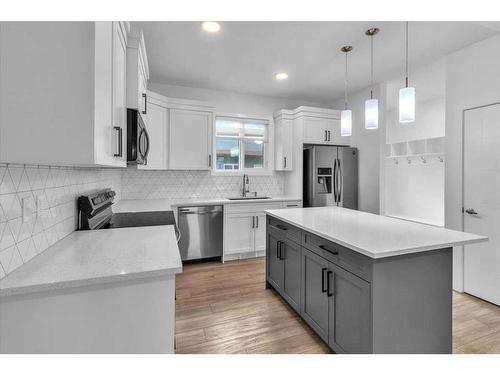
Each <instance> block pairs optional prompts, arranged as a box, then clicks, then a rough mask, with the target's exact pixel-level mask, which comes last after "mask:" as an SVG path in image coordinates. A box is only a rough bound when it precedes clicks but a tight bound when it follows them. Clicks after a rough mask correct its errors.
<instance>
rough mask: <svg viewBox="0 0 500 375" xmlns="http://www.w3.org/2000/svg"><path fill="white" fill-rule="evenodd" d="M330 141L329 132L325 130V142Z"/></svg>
mask: <svg viewBox="0 0 500 375" xmlns="http://www.w3.org/2000/svg"><path fill="white" fill-rule="evenodd" d="M326 141H328V130H325V142H326Z"/></svg>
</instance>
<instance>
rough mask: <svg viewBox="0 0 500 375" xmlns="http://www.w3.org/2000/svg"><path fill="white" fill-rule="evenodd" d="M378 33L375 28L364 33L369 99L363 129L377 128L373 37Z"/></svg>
mask: <svg viewBox="0 0 500 375" xmlns="http://www.w3.org/2000/svg"><path fill="white" fill-rule="evenodd" d="M378 32H379V29H377V28H376V27H374V28H372V29H368V30H366V32H365V34H366V35H368V36H369V37H370V99H368V100H366V101H365V129H377V128H378V100H377V99H373V36H374V35H377V33H378Z"/></svg>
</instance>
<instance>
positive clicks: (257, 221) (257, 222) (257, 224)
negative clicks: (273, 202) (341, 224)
mask: <svg viewBox="0 0 500 375" xmlns="http://www.w3.org/2000/svg"><path fill="white" fill-rule="evenodd" d="M255 222H256V224H255V228H258V227H259V217H258V216H255Z"/></svg>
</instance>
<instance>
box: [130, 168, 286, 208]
mask: <svg viewBox="0 0 500 375" xmlns="http://www.w3.org/2000/svg"><path fill="white" fill-rule="evenodd" d="M249 179H250V191H252V192H253V191H257V192H258V194H259V195H268V196H278V195H283V188H284V185H283V184H284V176H283V173H282V172H276V173H275V174H274V175H272V176H249ZM241 181H242V176H215V175H214V176H213V175H212V174H211V173H210V171H145V170H138V169H135V168H127V170H124V171H123V172H122V199H169V200H172V201H176V200H187V199H194V198H225V197H233V196H238V195H240V194H241V187H242V186H241V185H242V183H241Z"/></svg>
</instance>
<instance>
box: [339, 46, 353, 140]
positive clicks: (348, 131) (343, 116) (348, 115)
mask: <svg viewBox="0 0 500 375" xmlns="http://www.w3.org/2000/svg"><path fill="white" fill-rule="evenodd" d="M340 50H341V51H342V52H344V53H345V76H344V110H343V111H342V112H340V136H341V137H350V136H351V135H352V111H351V110H350V109H347V54H348V53H349V52H351V51H352V46H344V47H342V48H341V49H340Z"/></svg>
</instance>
